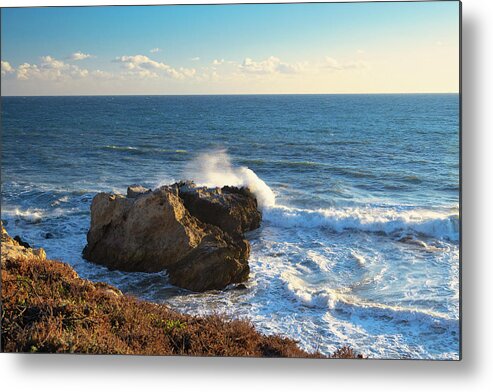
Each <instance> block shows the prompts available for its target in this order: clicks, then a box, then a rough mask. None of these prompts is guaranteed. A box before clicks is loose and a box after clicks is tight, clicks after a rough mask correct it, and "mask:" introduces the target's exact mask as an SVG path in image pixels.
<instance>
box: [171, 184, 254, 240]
mask: <svg viewBox="0 0 493 392" xmlns="http://www.w3.org/2000/svg"><path fill="white" fill-rule="evenodd" d="M178 187H179V195H180V197H181V199H182V200H183V203H184V205H185V207H186V208H187V209H188V211H190V213H191V214H192V215H193V216H195V217H197V218H198V219H200V220H201V221H202V222H205V223H209V224H211V225H215V226H217V227H219V228H221V229H222V230H223V231H225V232H227V233H230V234H234V233H237V234H241V233H245V232H247V231H250V230H254V229H256V228H258V227H260V221H261V220H262V215H261V214H260V212H259V210H258V206H257V199H256V198H255V196H254V195H253V194H252V193H251V192H250V191H249V190H248V189H247V188H236V187H229V186H225V187H223V188H206V187H197V186H195V184H194V183H193V182H182V183H179V184H178Z"/></svg>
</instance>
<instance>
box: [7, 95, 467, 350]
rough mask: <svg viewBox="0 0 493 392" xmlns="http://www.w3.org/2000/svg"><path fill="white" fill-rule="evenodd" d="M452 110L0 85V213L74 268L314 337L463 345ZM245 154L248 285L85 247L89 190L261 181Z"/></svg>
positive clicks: (415, 98)
mask: <svg viewBox="0 0 493 392" xmlns="http://www.w3.org/2000/svg"><path fill="white" fill-rule="evenodd" d="M458 110H459V97H458V95H456V94H436V95H435V94H434V95H306V96H195V97H192V96H189V97H171V96H169V97H166V96H162V97H158V96H139V97H30V98H28V97H26V98H22V97H3V98H2V219H3V220H4V222H6V225H7V229H8V230H9V232H10V233H11V234H12V235H17V234H19V235H21V237H23V239H25V240H27V241H28V242H29V243H31V244H32V245H34V246H41V247H44V248H45V249H46V251H47V253H48V256H49V257H51V258H58V259H62V260H64V261H67V262H69V263H70V264H72V265H73V266H74V267H75V269H76V270H77V271H78V272H79V274H80V275H81V276H83V277H86V278H89V279H93V280H101V281H106V282H109V283H112V284H114V285H116V286H118V287H119V288H121V289H122V290H123V291H125V292H128V293H132V294H134V295H137V296H139V297H141V298H145V299H149V300H153V301H164V302H166V303H169V304H170V305H171V306H173V307H175V308H177V309H179V310H182V311H186V312H190V313H194V314H203V313H210V312H220V313H227V314H231V315H233V316H235V317H242V318H248V319H250V320H252V321H253V323H254V324H255V325H256V327H257V328H258V329H260V330H261V331H263V332H266V333H274V332H275V333H281V334H283V335H286V336H290V337H293V338H295V339H298V340H299V341H300V344H301V345H302V346H303V347H304V348H305V349H307V350H314V349H319V350H320V351H322V352H324V353H330V352H332V351H333V350H334V349H336V348H337V347H340V346H341V345H343V344H349V345H351V346H353V347H354V348H356V349H357V350H358V351H359V352H362V353H364V354H367V355H369V356H371V357H378V358H403V357H404V358H437V359H444V358H458V355H459V332H460V331H459V321H458V320H459V240H460V239H459V123H458ZM199 154H206V155H202V156H201V157H200V158H199V160H200V162H202V163H203V162H208V163H207V165H204V164H201V165H199V168H200V170H196V169H197V167H198V166H197V165H196V162H197V156H198V155H199ZM226 154H227V155H226ZM228 157H229V158H228ZM228 159H230V160H231V162H230V163H228ZM211 162H212V163H211ZM209 166H212V169H211V168H210V167H209ZM241 167H248V168H249V169H251V170H253V172H254V173H255V174H256V175H257V176H258V177H259V178H260V179H262V180H263V181H264V182H265V184H266V185H267V187H262V186H261V187H259V189H258V192H259V195H260V196H262V197H265V198H264V203H263V205H264V207H263V210H264V211H263V213H264V220H263V223H262V227H261V228H260V229H259V230H256V231H255V232H252V233H250V234H249V239H250V240H251V243H252V255H251V259H250V265H251V270H252V273H251V277H250V279H249V281H248V282H247V286H248V288H247V289H246V290H226V291H223V292H217V293H206V294H191V293H188V292H186V291H184V290H180V289H177V288H175V287H173V286H170V285H169V283H168V282H167V278H166V275H165V274H164V273H160V274H142V273H122V272H117V271H112V272H110V271H108V270H106V269H105V268H104V267H101V266H97V265H93V264H90V263H88V262H86V261H84V260H83V259H82V258H81V251H82V248H83V247H84V245H85V235H86V232H87V230H88V228H89V218H90V216H89V207H90V203H91V199H92V197H93V196H94V195H95V193H96V192H99V191H120V192H124V191H125V189H126V186H127V185H129V184H131V183H142V184H144V185H146V186H150V187H155V186H157V185H159V184H164V183H168V182H172V181H174V180H179V179H181V178H184V177H186V176H191V175H192V176H197V177H198V178H197V179H198V180H201V179H202V178H204V176H205V177H207V179H206V180H205V179H204V180H203V182H222V181H223V180H224V179H225V178H227V179H231V178H233V179H236V180H238V179H239V180H238V181H241V180H243V179H244V178H245V173H247V174H246V177H248V178H250V179H252V178H253V181H254V182H255V181H256V183H257V184H260V185H262V184H261V182H260V180H256V178H255V177H256V176H255V175H254V174H253V173H251V172H249V171H245V170H244V169H241ZM222 168H224V169H225V172H224V173H219V174H226V176H221V175H219V177H218V176H214V175H212V176H208V175H209V174H210V170H213V171H214V170H215V171H216V172H217V171H221V170H222ZM213 174H214V173H213ZM231 176H233V177H231ZM199 177H200V178H199ZM218 185H219V184H218ZM269 188H270V190H272V192H273V193H274V195H275V200H274V198H273V197H271V196H272V195H270V194H269ZM266 195H267V196H266Z"/></svg>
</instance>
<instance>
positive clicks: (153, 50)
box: [149, 48, 161, 53]
mask: <svg viewBox="0 0 493 392" xmlns="http://www.w3.org/2000/svg"><path fill="white" fill-rule="evenodd" d="M160 51H161V49H160V48H152V49H151V50H149V52H151V53H157V52H160Z"/></svg>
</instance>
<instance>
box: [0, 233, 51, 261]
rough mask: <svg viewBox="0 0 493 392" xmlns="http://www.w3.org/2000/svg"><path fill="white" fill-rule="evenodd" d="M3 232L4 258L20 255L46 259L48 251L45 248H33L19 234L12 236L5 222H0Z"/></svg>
mask: <svg viewBox="0 0 493 392" xmlns="http://www.w3.org/2000/svg"><path fill="white" fill-rule="evenodd" d="M0 227H1V232H2V260H3V259H5V258H19V257H33V256H35V257H39V258H40V259H41V260H45V259H46V253H45V251H44V249H43V248H39V249H33V248H31V247H30V246H26V245H28V244H27V242H24V241H22V240H21V239H20V238H19V236H16V237H15V238H11V237H10V236H9V235H8V233H7V231H6V230H5V228H4V227H3V224H0Z"/></svg>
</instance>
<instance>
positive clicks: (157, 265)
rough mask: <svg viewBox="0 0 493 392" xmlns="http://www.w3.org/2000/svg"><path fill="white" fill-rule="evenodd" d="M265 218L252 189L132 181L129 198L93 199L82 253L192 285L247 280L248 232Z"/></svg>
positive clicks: (102, 195)
mask: <svg viewBox="0 0 493 392" xmlns="http://www.w3.org/2000/svg"><path fill="white" fill-rule="evenodd" d="M260 220H261V215H260V212H259V211H258V209H257V202H256V199H255V197H254V196H253V194H252V193H251V192H250V191H248V190H247V189H239V188H234V187H223V188H221V189H220V188H214V189H209V188H201V187H196V186H195V184H193V183H192V182H182V183H177V184H173V185H170V186H163V187H161V188H158V189H156V190H154V191H151V190H148V189H146V188H143V187H140V186H137V185H132V186H131V187H129V188H128V190H127V197H125V196H122V195H114V194H108V193H100V194H98V195H96V196H95V197H94V199H93V202H92V205H91V227H90V230H89V233H88V235H87V246H86V247H85V248H84V251H83V256H84V258H86V259H87V260H89V261H92V262H95V263H98V264H103V265H105V266H107V267H108V268H110V269H119V270H123V271H143V272H157V271H162V270H167V271H168V274H169V276H170V280H171V282H172V283H173V284H175V285H177V286H180V287H184V288H187V289H189V290H193V291H205V290H211V289H222V288H224V287H225V286H227V285H229V284H231V283H239V282H243V281H245V280H246V279H247V278H248V273H249V266H248V257H249V254H250V245H249V243H248V242H247V241H246V240H245V239H244V237H243V234H244V232H245V231H248V230H252V229H255V228H258V227H259V226H260Z"/></svg>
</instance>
